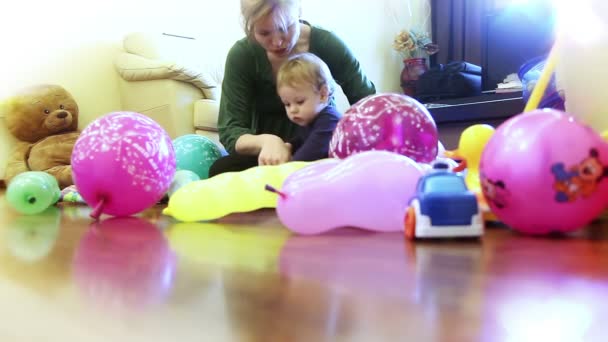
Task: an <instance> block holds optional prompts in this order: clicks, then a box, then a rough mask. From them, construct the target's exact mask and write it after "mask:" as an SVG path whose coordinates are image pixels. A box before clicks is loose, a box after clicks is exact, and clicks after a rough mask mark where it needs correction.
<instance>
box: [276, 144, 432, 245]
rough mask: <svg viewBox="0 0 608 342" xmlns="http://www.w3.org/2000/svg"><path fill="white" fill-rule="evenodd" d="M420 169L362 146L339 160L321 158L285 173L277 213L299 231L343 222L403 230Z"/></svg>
mask: <svg viewBox="0 0 608 342" xmlns="http://www.w3.org/2000/svg"><path fill="white" fill-rule="evenodd" d="M422 173H423V171H422V169H421V168H420V167H419V166H418V164H417V163H416V162H414V161H413V160H411V159H410V158H408V157H405V156H402V155H399V154H396V153H392V152H386V151H367V152H361V153H358V154H355V155H353V156H351V157H349V158H347V159H345V160H343V161H340V162H338V163H337V162H336V161H335V160H324V161H320V162H318V163H315V164H312V165H310V166H306V167H304V168H302V169H300V170H298V171H296V172H294V173H293V174H291V175H290V176H289V177H287V179H285V182H284V183H283V188H282V189H281V196H280V197H279V200H278V202H277V209H276V210H277V215H278V216H279V219H280V220H281V222H282V223H283V225H284V226H286V227H287V228H288V229H290V230H292V231H294V232H296V233H300V234H317V233H321V232H324V231H329V230H332V229H335V228H339V227H346V226H351V227H357V228H362V229H366V230H374V231H382V232H388V231H402V230H403V229H404V226H403V224H404V223H403V222H404V221H403V220H404V218H405V212H406V210H407V207H408V202H409V199H410V197H412V195H413V194H414V191H415V189H416V183H417V182H418V179H419V178H420V176H421V175H422Z"/></svg>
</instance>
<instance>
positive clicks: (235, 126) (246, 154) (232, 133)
mask: <svg viewBox="0 0 608 342" xmlns="http://www.w3.org/2000/svg"><path fill="white" fill-rule="evenodd" d="M300 10H301V8H300V1H299V0H241V14H242V16H243V19H244V28H245V33H246V34H247V37H246V38H243V39H241V40H239V41H237V42H236V43H235V44H234V45H233V46H232V48H231V49H230V52H229V53H228V57H227V58H226V69H225V73H224V80H223V82H222V96H221V99H220V112H219V119H218V129H219V135H220V141H221V142H222V144H223V145H224V147H226V149H227V150H228V152H229V153H230V154H229V155H228V156H226V157H223V158H220V159H219V160H217V161H216V162H215V163H214V164H213V165H212V166H211V168H210V170H209V176H210V177H211V176H214V175H216V174H219V173H222V172H228V171H241V170H244V169H247V168H250V167H253V166H256V165H278V164H281V163H285V162H287V161H289V159H290V157H291V145H290V144H288V143H286V141H289V140H290V139H291V138H292V136H293V133H294V132H295V124H294V123H292V122H291V121H290V120H289V119H288V117H287V115H286V113H285V107H284V106H283V103H282V102H281V99H280V98H279V96H278V95H277V93H276V81H275V80H276V73H277V71H278V69H279V67H280V66H281V64H282V63H283V62H284V61H285V60H286V59H287V58H288V57H289V56H291V55H294V54H296V53H301V52H311V53H313V54H315V55H317V56H318V57H320V58H321V59H322V60H323V61H324V62H325V63H326V64H327V65H328V66H329V69H330V70H331V73H332V75H333V76H334V78H335V80H336V82H337V83H338V84H339V85H340V86H341V87H342V90H343V91H344V94H345V95H346V97H347V98H348V101H349V103H351V104H353V103H355V102H357V101H359V100H360V99H362V98H364V97H365V96H367V95H371V94H374V93H375V92H376V89H375V87H374V84H373V83H372V82H371V81H370V80H369V79H368V78H367V77H366V76H365V75H364V74H363V72H362V70H361V67H360V65H359V62H358V61H357V60H356V59H355V57H354V56H353V54H352V52H351V51H350V50H349V49H348V47H347V46H346V45H345V44H344V42H342V40H341V39H340V38H338V37H337V36H336V35H334V34H333V33H331V32H329V31H326V30H324V29H321V28H319V27H316V26H312V25H310V24H309V23H308V22H306V21H302V20H299V16H300ZM331 102H332V103H334V99H333V98H332V99H331Z"/></svg>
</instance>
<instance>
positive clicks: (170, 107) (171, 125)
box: [114, 32, 227, 146]
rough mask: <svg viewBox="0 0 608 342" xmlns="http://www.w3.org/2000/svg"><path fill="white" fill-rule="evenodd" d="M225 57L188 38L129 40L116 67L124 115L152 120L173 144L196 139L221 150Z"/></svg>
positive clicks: (165, 36)
mask: <svg viewBox="0 0 608 342" xmlns="http://www.w3.org/2000/svg"><path fill="white" fill-rule="evenodd" d="M226 53H227V51H226V50H225V49H218V48H215V47H214V46H213V44H207V43H206V42H205V41H204V40H200V39H196V38H192V37H183V36H177V35H171V34H165V33H143V32H134V33H130V34H127V35H126V36H125V37H124V39H123V51H121V52H120V53H119V54H118V55H117V56H116V60H115V61H114V65H115V67H116V71H117V72H118V74H119V75H120V77H119V85H118V86H119V93H120V96H121V102H122V107H123V108H122V109H123V110H130V111H136V112H139V113H142V114H145V115H147V116H149V117H151V118H152V119H154V120H155V121H156V122H158V123H159V124H160V125H161V126H163V127H164V128H165V129H166V130H167V132H168V133H169V135H171V137H172V138H176V137H178V136H181V135H184V134H191V133H197V134H201V135H204V136H206V137H209V138H210V139H212V140H213V141H215V142H216V143H218V144H219V139H218V134H217V115H218V109H219V97H220V88H221V82H222V79H223V74H224V60H225V56H226ZM220 146H221V145H220Z"/></svg>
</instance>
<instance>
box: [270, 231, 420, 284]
mask: <svg viewBox="0 0 608 342" xmlns="http://www.w3.org/2000/svg"><path fill="white" fill-rule="evenodd" d="M407 267H408V264H407V255H406V250H405V241H404V238H403V234H401V233H371V232H363V231H360V230H354V229H352V230H351V229H340V230H337V231H335V232H330V233H327V234H321V235H313V236H298V235H294V236H292V237H290V238H289V240H288V241H287V243H286V244H285V246H284V247H283V249H282V250H281V256H280V272H281V274H283V275H286V276H289V277H292V278H305V279H310V280H315V281H318V282H321V283H324V284H326V285H328V286H331V287H334V288H343V289H350V290H359V291H365V292H368V293H375V294H382V295H384V296H403V295H404V293H406V292H407V287H408V283H409V280H408V278H407V272H406V269H407Z"/></svg>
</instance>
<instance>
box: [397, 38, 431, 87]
mask: <svg viewBox="0 0 608 342" xmlns="http://www.w3.org/2000/svg"><path fill="white" fill-rule="evenodd" d="M393 49H394V50H395V51H397V52H399V53H400V54H401V56H402V57H403V70H402V71H401V88H402V89H403V93H404V94H405V95H409V96H414V95H415V94H416V81H417V80H418V77H420V75H422V74H423V73H424V72H425V71H426V70H427V64H426V57H427V56H430V55H432V54H435V53H437V52H438V51H439V47H438V46H437V44H434V43H433V41H432V40H431V38H430V37H429V35H428V33H426V32H421V31H418V30H414V29H410V30H403V31H401V32H399V33H398V34H397V35H396V36H395V39H394V40H393Z"/></svg>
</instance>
